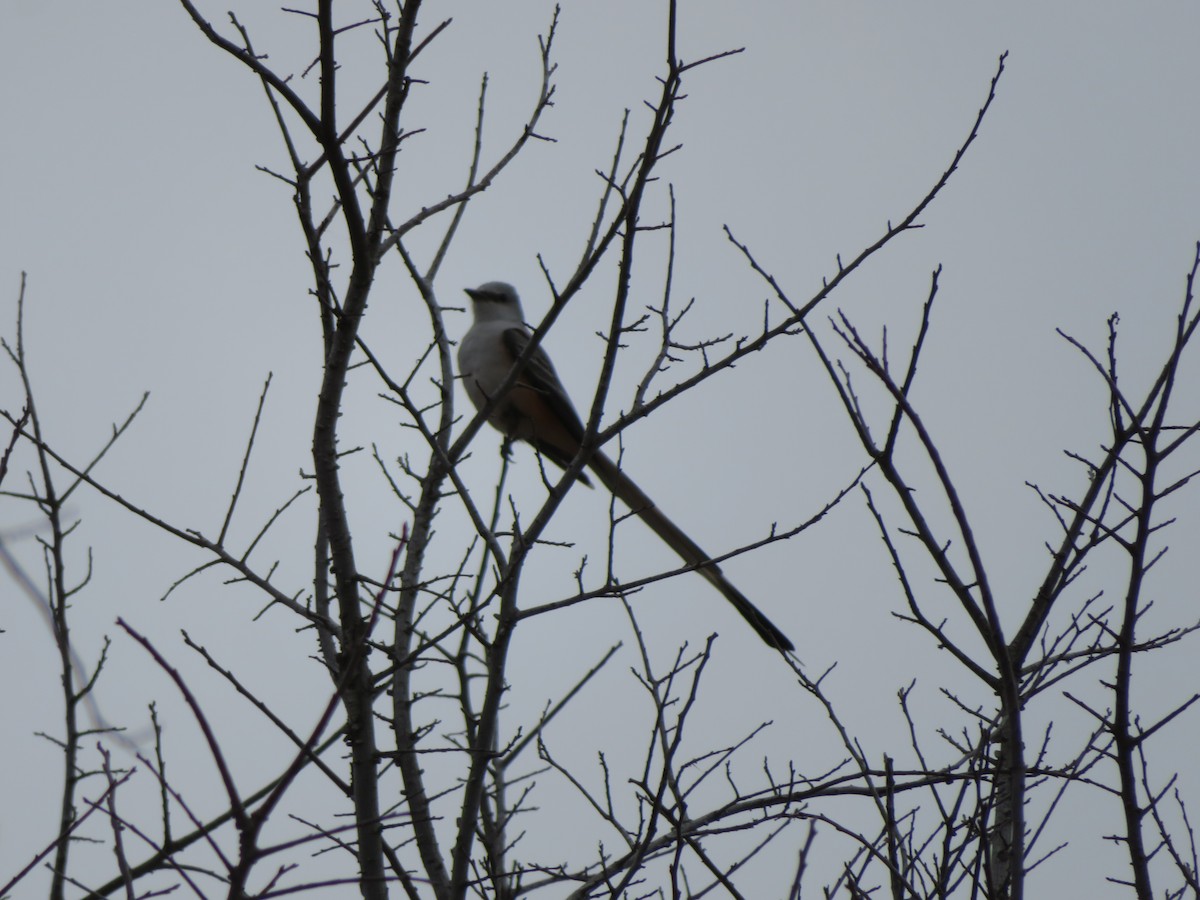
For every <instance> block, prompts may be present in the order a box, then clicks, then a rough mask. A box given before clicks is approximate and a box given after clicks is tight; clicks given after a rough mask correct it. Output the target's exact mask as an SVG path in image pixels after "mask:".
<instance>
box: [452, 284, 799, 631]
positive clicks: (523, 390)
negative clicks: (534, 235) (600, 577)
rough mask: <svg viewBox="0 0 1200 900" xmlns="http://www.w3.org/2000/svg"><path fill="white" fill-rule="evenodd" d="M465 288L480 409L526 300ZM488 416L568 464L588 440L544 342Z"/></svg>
mask: <svg viewBox="0 0 1200 900" xmlns="http://www.w3.org/2000/svg"><path fill="white" fill-rule="evenodd" d="M467 294H468V295H469V296H470V298H471V301H472V303H471V306H472V307H473V308H474V311H475V323H474V324H473V325H472V326H471V328H470V329H469V330H468V331H467V333H466V335H465V336H464V337H463V339H462V343H461V344H460V345H459V348H458V369H459V373H460V374H461V375H462V378H463V383H464V384H465V385H466V388H467V396H469V397H470V398H471V402H472V403H474V404H475V407H476V408H477V409H482V408H483V406H484V404H486V403H487V401H488V400H489V399H490V398H491V397H492V396H493V395H494V394H495V392H496V391H498V390H499V389H500V387H501V385H503V383H504V380H505V379H506V378H507V377H508V374H509V372H510V371H512V367H513V364H514V363H516V361H517V359H518V358H519V357H520V356H521V353H522V351H524V349H525V348H526V347H527V346H528V345H529V337H530V333H529V329H528V328H526V327H525V321H524V318H523V316H522V313H521V301H520V300H519V299H517V292H516V291H515V290H513V288H512V286H511V285H508V284H504V283H503V282H501V281H489V282H488V283H487V284H485V285H482V286H481V287H478V288H474V289H468V290H467ZM488 421H489V422H491V424H492V425H494V426H495V427H496V428H498V429H499V430H500V431H501V432H503V433H504V434H506V435H507V436H508V437H510V438H519V439H520V440H524V441H528V442H529V443H530V444H532V445H533V446H534V447H535V448H536V449H537V451H538V452H539V453H541V454H542V456H544V457H545V458H546V459H548V460H550V461H551V462H552V463H554V464H556V465H557V466H559V467H560V468H564V469H565V468H566V467H567V466H568V465H570V463H571V460H572V459H574V458H575V455H576V454H577V453H578V452H579V445H580V442H581V441H582V440H583V422H581V421H580V419H579V414H578V413H577V412H575V407H574V406H572V405H571V400H570V398H569V397H568V396H567V392H566V390H565V389H564V388H563V386H562V382H560V381H559V380H558V375H557V374H556V373H555V371H554V366H553V365H552V364H551V363H550V357H548V356H547V355H546V354H545V353H544V352H543V351H542V348H541V347H540V346H539V347H537V348H536V349H535V350H534V352H533V354H532V355H531V356H530V358H529V360H528V362H527V364H526V365H525V367H524V369H523V370H522V372H521V374H520V375H519V376H518V378H517V381H516V383H515V384H514V385H513V388H512V390H510V391H509V392H508V395H507V396H506V397H504V398H502V399H501V400H500V402H499V403H497V404H496V406H495V408H494V409H493V410H492V413H491V415H490V416H489V418H488ZM587 464H588V466H590V467H591V470H592V471H593V472H595V473H596V477H597V478H599V479H600V481H601V482H602V483H603V484H604V486H605V487H607V488H608V489H609V490H610V491H612V492H613V494H614V496H616V497H617V498H618V499H620V500H621V502H622V503H624V504H625V505H626V506H628V507H629V508H630V510H632V511H633V512H635V513H637V514H638V515H639V516H640V517H641V519H642V521H643V522H645V523H646V524H647V525H649V526H650V528H651V530H653V531H654V533H655V534H657V535H658V536H659V537H660V538H662V539H663V541H665V542H666V544H667V546H669V547H670V548H671V549H672V550H674V551H675V552H676V553H678V554H679V556H680V558H681V559H682V560H683V561H684V562H685V563H687V564H688V565H689V566H696V567H697V568H696V571H697V572H699V573H700V574H701V575H703V576H704V577H705V578H707V579H708V580H709V581H710V582H711V583H712V584H713V586H714V587H715V588H716V589H717V590H718V591H720V592H721V593H722V594H723V595H724V596H725V599H727V600H728V601H729V602H730V603H732V604H733V608H734V609H736V610H737V611H738V612H739V613H741V614H742V617H743V618H744V619H745V620H746V621H747V622H749V623H750V625H751V626H752V627H753V628H754V630H755V631H757V632H758V634H759V636H760V637H761V638H762V639H763V640H764V641H766V642H767V643H768V644H769V645H770V646H772V647H774V648H776V649H777V650H781V651H786V650H791V649H793V647H792V642H791V641H789V640H788V639H787V636H786V635H785V634H784V633H783V632H782V631H780V630H779V629H778V628H776V627H775V625H774V624H772V622H771V620H770V619H768V618H767V617H766V616H764V615H763V614H762V613H761V612H760V611H759V610H758V608H757V607H756V606H755V605H754V604H753V603H751V602H750V601H749V600H747V599H746V597H745V595H744V594H742V592H741V591H739V590H738V589H737V588H735V587H734V586H733V585H732V584H730V583H729V582H728V581H727V580H726V579H725V576H724V575H722V574H721V570H720V569H718V568H717V566H716V565H715V564H713V563H711V562H710V561H709V560H710V559H711V557H710V556H709V555H708V554H707V553H705V552H704V551H703V550H701V549H700V548H699V547H698V546H697V545H696V543H695V542H694V541H693V540H692V539H691V538H689V537H688V536H687V535H686V534H684V533H683V532H682V531H680V530H679V527H678V526H677V525H676V524H675V523H674V522H672V521H671V520H670V519H668V518H667V517H666V516H665V515H663V513H662V511H661V510H660V509H659V508H658V507H657V506H655V505H654V501H653V500H651V499H650V498H649V497H647V496H646V494H645V493H643V491H642V490H641V488H639V487H638V486H637V485H636V484H634V483H633V482H632V481H630V480H629V478H628V477H627V476H626V475H625V473H624V472H622V471H621V470H620V469H619V468H617V465H616V463H614V462H613V461H612V460H610V459H609V458H608V457H607V456H605V455H604V454H603V453H601V452H600V451H599V450H596V451H594V452H593V453H592V455H591V457H590V458H589V459H588V461H587ZM579 477H580V480H581V481H583V482H584V483H585V484H589V485H590V484H591V482H590V481H588V479H587V476H585V475H582V474H581V475H580V476H579Z"/></svg>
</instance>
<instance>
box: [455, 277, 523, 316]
mask: <svg viewBox="0 0 1200 900" xmlns="http://www.w3.org/2000/svg"><path fill="white" fill-rule="evenodd" d="M466 291H467V296H468V297H470V298H471V306H472V307H473V308H474V310H475V321H477V322H487V321H491V320H494V319H499V320H502V321H506V322H523V321H524V320H525V318H524V314H523V313H522V312H521V301H520V299H518V297H517V292H516V290H515V289H514V288H513V286H512V285H511V284H505V283H504V282H503V281H489V282H488V283H487V284H481V285H480V286H479V287H477V288H467V289H466Z"/></svg>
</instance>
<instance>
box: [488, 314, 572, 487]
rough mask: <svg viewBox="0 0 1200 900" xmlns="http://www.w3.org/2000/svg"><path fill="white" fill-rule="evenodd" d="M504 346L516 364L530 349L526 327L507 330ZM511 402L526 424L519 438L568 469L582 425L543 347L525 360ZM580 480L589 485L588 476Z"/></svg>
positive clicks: (511, 395)
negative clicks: (526, 350) (526, 349)
mask: <svg viewBox="0 0 1200 900" xmlns="http://www.w3.org/2000/svg"><path fill="white" fill-rule="evenodd" d="M502 337H503V340H504V347H505V349H506V350H508V352H509V353H510V354H511V355H512V360H513V363H514V364H515V363H516V361H517V360H518V359H519V358H520V357H521V354H522V353H524V352H525V348H526V347H528V346H529V332H527V331H526V330H525V329H524V328H508V329H506V330H505V331H504V332H503V335H502ZM509 403H510V404H511V405H512V406H513V407H515V408H516V409H517V410H519V411H520V413H521V414H522V416H523V417H524V420H525V425H524V426H523V427H522V428H521V429H520V431H521V433H520V434H519V436H520V437H523V438H525V440H527V441H529V442H530V443H531V444H533V445H534V446H535V447H536V448H537V449H538V450H540V451H541V452H542V454H543V455H544V456H546V457H547V458H548V459H549V460H550V461H551V462H554V463H556V464H557V465H559V466H561V467H562V468H564V469H565V468H566V467H567V466H568V465H569V464H570V462H571V460H572V459H573V458H574V457H575V454H576V453H578V452H579V442H580V441H581V440H582V439H583V422H582V421H581V420H580V418H579V413H577V412H576V411H575V407H574V406H573V405H572V403H571V398H570V397H568V396H567V391H566V388H564V387H563V385H562V382H561V381H559V379H558V373H557V372H555V371H554V365H553V363H551V362H550V357H549V356H547V355H546V353H545V351H543V350H542V348H541V347H537V348H535V349H534V351H533V353H532V354H531V355H530V357H529V359H528V360H527V361H526V363H525V366H524V368H523V369H522V370H521V374H520V376H519V377H518V379H517V384H516V385H515V386H514V388H513V391H512V393H511V394H510V397H509ZM581 480H582V481H583V482H584V483H585V484H587V483H588V480H587V478H586V477H583V476H582V475H581Z"/></svg>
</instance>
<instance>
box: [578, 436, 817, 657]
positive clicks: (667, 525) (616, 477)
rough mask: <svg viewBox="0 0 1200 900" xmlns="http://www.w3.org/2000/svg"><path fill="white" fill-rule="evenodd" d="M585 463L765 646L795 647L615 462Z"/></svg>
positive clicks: (596, 459)
mask: <svg viewBox="0 0 1200 900" xmlns="http://www.w3.org/2000/svg"><path fill="white" fill-rule="evenodd" d="M589 465H590V466H591V468H592V471H593V472H595V473H596V476H597V477H598V478H599V479H600V481H601V482H603V483H604V486H605V487H607V488H608V489H609V490H610V491H612V492H613V494H614V495H615V496H616V497H617V499H619V500H620V501H621V502H622V503H624V504H625V505H626V506H628V507H629V509H630V510H631V511H633V512H635V513H637V514H638V516H640V517H641V519H642V521H643V522H645V523H646V524H647V525H649V526H650V529H651V530H652V531H653V532H654V533H655V534H657V535H658V536H659V537H660V538H662V540H663V541H664V542H665V543H666V544H667V546H668V547H670V548H671V549H672V550H674V551H675V552H676V553H678V554H679V558H680V559H682V560H683V561H684V562H685V563H687V564H688V565H689V566H696V571H697V572H699V573H700V574H701V575H703V576H704V577H705V578H706V579H708V581H709V582H710V583H711V584H712V586H713V587H715V588H716V589H717V590H718V591H720V592H721V594H722V596H724V597H725V599H726V600H728V601H729V602H730V603H732V604H733V608H734V609H736V610H737V611H738V612H739V613H741V615H742V618H743V619H745V620H746V621H747V622H749V623H750V627H752V628H753V629H754V630H755V631H756V632H758V635H759V637H761V638H762V639H763V640H764V641H766V643H767V644H768V646H771V647H774V648H775V649H776V650H779V651H784V652H786V651H789V650H793V649H795V648H794V647H793V646H792V642H791V641H789V640H788V638H787V635H785V634H784V633H783V632H782V631H780V630H779V629H778V628H777V627H776V626H775V624H774V623H773V622H772V621H771V620H770V619H768V618H767V617H766V616H765V615H763V613H762V611H761V610H759V608H758V607H757V606H755V605H754V604H753V603H751V602H750V601H749V600H748V599H747V598H746V595H745V594H743V593H742V592H741V591H739V590H738V589H737V588H736V587H734V586H733V585H732V584H731V583H730V582H729V580H728V579H726V577H725V576H724V575H723V574H722V573H721V570H720V569H719V568H718V567H717V566H716V564H715V563H712V562H710V560H711V559H712V557H710V556H709V555H708V554H707V553H705V552H704V551H703V550H701V549H700V547H699V546H698V545H697V544H696V542H695V541H693V540H692V539H691V538H690V537H688V536H687V535H686V534H684V533H683V531H681V530H680V528H679V526H678V525H676V524H675V523H674V522H672V521H671V520H670V519H668V518H667V517H666V515H665V514H664V513H663V512H662V510H660V509H659V508H658V507H657V506H655V505H654V501H653V500H651V499H650V498H649V497H648V496H646V494H645V493H644V492H643V491H642V489H641V488H639V487H638V486H637V485H636V484H634V483H633V482H632V481H631V480H630V479H629V477H628V476H627V475H626V474H625V473H624V472H622V471H621V470H620V469H619V468H618V467H617V465H616V463H614V462H613V461H612V460H611V459H609V458H608V457H607V456H605V455H604V454H603V453H600V452H597V453H596V454H595V455H594V456H593V457H592V459H591V460H590V462H589Z"/></svg>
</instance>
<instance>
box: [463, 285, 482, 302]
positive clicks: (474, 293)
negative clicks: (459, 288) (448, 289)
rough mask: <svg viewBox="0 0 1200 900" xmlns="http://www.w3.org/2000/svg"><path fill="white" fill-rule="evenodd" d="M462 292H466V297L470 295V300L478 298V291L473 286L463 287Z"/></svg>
mask: <svg viewBox="0 0 1200 900" xmlns="http://www.w3.org/2000/svg"><path fill="white" fill-rule="evenodd" d="M463 293H464V294H466V295H467V296H468V297H470V298H471V299H472V300H478V299H479V291H477V290H475V289H474V288H463Z"/></svg>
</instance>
